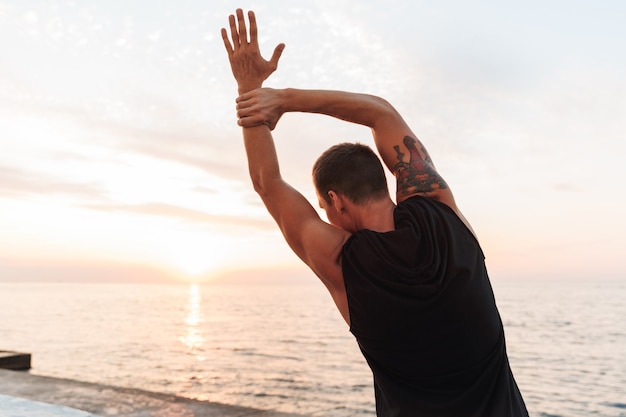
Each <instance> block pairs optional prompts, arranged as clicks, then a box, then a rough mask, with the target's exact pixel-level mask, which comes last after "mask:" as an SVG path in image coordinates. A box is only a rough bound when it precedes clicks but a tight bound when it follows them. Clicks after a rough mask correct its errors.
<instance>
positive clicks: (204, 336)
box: [0, 280, 626, 417]
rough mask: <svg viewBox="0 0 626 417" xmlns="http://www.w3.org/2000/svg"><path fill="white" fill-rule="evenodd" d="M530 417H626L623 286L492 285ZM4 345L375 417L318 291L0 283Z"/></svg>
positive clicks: (194, 386) (120, 379)
mask: <svg viewBox="0 0 626 417" xmlns="http://www.w3.org/2000/svg"><path fill="white" fill-rule="evenodd" d="M492 284H493V287H494V292H495V295H496V301H497V304H498V308H499V310H500V315H501V316H502V319H503V322H504V327H505V334H506V339H507V348H508V352H509V359H510V363H511V368H512V370H513V373H514V375H515V377H516V380H517V383H518V385H519V387H520V390H521V391H522V394H523V396H524V399H525V401H526V404H527V407H528V410H529V413H530V415H531V416H533V417H591V416H607V417H626V283H625V282H600V281H592V280H590V281H587V282H564V281H537V280H533V281H505V282H493V283H492ZM0 350H17V351H24V352H29V353H32V355H33V358H32V365H33V368H32V370H31V371H30V372H31V373H33V374H37V375H46V376H53V377H61V378H69V379H75V380H80V381H89V382H95V383H101V384H108V385H116V386H123V387H132V388H140V389H144V390H149V391H156V392H164V393H170V394H176V395H180V396H184V397H190V398H196V399H200V400H207V401H215V402H220V403H226V404H235V405H242V406H249V407H254V408H260V409H273V410H278V411H284V412H294V413H302V414H307V415H310V416H327V417H348V416H350V417H362V416H370V417H371V416H374V415H375V412H374V393H373V388H372V376H371V373H370V371H369V369H368V367H367V365H366V363H365V361H364V359H363V358H362V356H361V353H360V352H359V350H358V347H357V346H356V343H355V341H354V338H353V336H352V335H351V334H350V332H349V331H348V327H347V325H346V324H345V323H344V322H343V321H342V319H341V317H340V315H339V313H338V312H337V311H336V310H335V307H334V305H333V303H332V301H331V299H330V297H329V295H328V294H327V293H326V290H325V289H324V288H323V286H322V285H321V284H320V285H259V284H254V285H227V284H220V285H216V284H213V285H210V284H203V285H198V284H172V285H161V284H159V285H157V284H93V283H92V284H87V283H0Z"/></svg>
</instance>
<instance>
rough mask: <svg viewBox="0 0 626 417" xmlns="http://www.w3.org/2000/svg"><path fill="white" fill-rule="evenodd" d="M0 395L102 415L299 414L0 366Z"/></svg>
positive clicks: (217, 416) (291, 416)
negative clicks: (10, 369) (9, 369)
mask: <svg viewBox="0 0 626 417" xmlns="http://www.w3.org/2000/svg"><path fill="white" fill-rule="evenodd" d="M0 394H2V395H6V396H12V397H17V398H23V399H26V400H30V401H36V402H41V403H49V404H55V405H59V406H65V407H71V408H73V409H77V410H82V411H86V412H88V413H92V414H95V415H97V416H102V417H106V416H124V417H153V416H154V417H174V416H176V417H243V416H246V417H303V415H302V414H288V413H280V412H276V411H267V410H257V409H254V408H247V407H238V406H231V405H224V404H218V403H212V402H208V401H197V400H192V399H188V398H183V397H177V396H175V395H169V394H161V393H155V392H149V391H143V390H139V389H131V388H120V387H114V386H106V385H100V384H93V383H88V382H80V381H73V380H69V379H60V378H51V377H46V376H39V375H32V374H30V373H28V372H23V371H8V370H4V369H0ZM22 406H23V404H22ZM8 411H10V410H8ZM0 414H1V413H0ZM68 415H69V414H68Z"/></svg>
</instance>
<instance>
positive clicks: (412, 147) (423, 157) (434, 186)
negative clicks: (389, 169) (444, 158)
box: [393, 136, 448, 195]
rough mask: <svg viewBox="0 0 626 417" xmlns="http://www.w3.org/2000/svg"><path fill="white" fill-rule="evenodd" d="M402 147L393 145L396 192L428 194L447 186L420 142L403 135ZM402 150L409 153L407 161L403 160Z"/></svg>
mask: <svg viewBox="0 0 626 417" xmlns="http://www.w3.org/2000/svg"><path fill="white" fill-rule="evenodd" d="M403 143H404V147H405V148H406V149H402V150H401V149H400V146H398V145H396V146H394V150H395V151H396V158H397V159H398V163H397V164H396V165H395V166H394V167H393V173H394V175H395V176H396V180H397V187H398V190H397V192H398V194H403V195H408V194H429V193H432V192H434V191H437V190H442V189H445V188H448V184H446V182H445V181H444V180H443V178H441V176H440V175H439V174H438V173H437V171H436V170H435V167H434V165H433V163H432V160H431V159H430V156H429V155H428V152H427V151H426V149H425V148H424V145H422V143H421V142H420V141H418V140H416V139H414V138H412V137H410V136H405V137H404V140H403ZM404 150H406V151H408V153H409V162H405V156H406V155H405V153H404V152H403V151H404Z"/></svg>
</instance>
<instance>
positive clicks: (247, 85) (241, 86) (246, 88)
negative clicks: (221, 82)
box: [237, 81, 263, 95]
mask: <svg viewBox="0 0 626 417" xmlns="http://www.w3.org/2000/svg"><path fill="white" fill-rule="evenodd" d="M262 86H263V82H250V81H247V82H240V83H238V85H237V88H238V90H239V95H242V94H244V93H248V92H250V91H252V90H256V89H257V88H261V87H262Z"/></svg>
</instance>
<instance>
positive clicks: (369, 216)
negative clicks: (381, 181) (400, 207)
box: [356, 197, 396, 233]
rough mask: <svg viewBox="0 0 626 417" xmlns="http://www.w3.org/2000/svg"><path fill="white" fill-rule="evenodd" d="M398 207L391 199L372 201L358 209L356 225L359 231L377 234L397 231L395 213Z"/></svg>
mask: <svg viewBox="0 0 626 417" xmlns="http://www.w3.org/2000/svg"><path fill="white" fill-rule="evenodd" d="M395 208H396V205H395V204H394V202H393V201H392V200H391V198H389V197H386V198H383V199H380V200H374V201H370V202H368V203H367V204H365V205H363V206H358V208H357V209H356V213H357V216H356V223H357V227H358V229H359V230H361V229H368V230H373V231H375V232H380V233H384V232H390V231H392V230H395V224H394V221H393V211H394V209H395Z"/></svg>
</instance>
